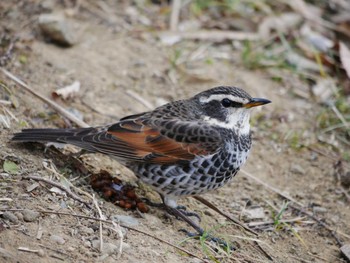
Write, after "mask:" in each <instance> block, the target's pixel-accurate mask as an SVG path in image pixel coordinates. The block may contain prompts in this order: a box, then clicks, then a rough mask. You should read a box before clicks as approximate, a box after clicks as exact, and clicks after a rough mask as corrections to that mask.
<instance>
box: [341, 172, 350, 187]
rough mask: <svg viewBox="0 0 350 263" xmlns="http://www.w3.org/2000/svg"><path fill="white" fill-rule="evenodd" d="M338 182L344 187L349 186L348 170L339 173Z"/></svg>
mask: <svg viewBox="0 0 350 263" xmlns="http://www.w3.org/2000/svg"><path fill="white" fill-rule="evenodd" d="M340 183H341V184H342V186H344V187H346V188H349V187H350V171H348V172H346V173H343V174H341V175H340Z"/></svg>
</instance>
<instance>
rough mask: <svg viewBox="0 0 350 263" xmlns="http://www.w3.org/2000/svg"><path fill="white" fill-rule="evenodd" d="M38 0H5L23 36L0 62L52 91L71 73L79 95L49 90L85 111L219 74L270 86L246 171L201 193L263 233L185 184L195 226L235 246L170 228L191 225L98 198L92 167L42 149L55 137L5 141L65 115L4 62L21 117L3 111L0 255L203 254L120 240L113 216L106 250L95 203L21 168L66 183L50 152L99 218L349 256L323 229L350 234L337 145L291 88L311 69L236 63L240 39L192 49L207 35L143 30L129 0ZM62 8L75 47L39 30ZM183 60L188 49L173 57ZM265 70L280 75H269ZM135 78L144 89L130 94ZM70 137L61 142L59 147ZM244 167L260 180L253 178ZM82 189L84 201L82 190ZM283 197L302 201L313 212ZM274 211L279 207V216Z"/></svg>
mask: <svg viewBox="0 0 350 263" xmlns="http://www.w3.org/2000/svg"><path fill="white" fill-rule="evenodd" d="M15 2H16V1H15ZM34 2H35V1H17V3H16V4H11V3H10V1H8V2H6V3H5V2H3V3H1V4H0V6H1V5H2V8H1V9H2V11H1V12H2V15H3V18H2V19H1V22H0V24H1V26H2V28H3V29H5V28H6V29H7V31H6V32H7V34H9V35H12V36H17V37H18V38H19V39H20V41H19V42H18V43H17V46H16V51H15V53H14V57H13V58H12V60H11V61H10V62H9V64H8V65H7V66H6V69H7V70H9V71H11V72H12V73H13V74H15V75H16V76H18V77H19V78H20V79H22V80H24V81H25V82H26V83H28V84H29V85H30V86H31V87H32V88H33V89H34V90H35V91H37V92H39V93H40V94H42V95H44V96H46V97H49V98H51V93H52V91H54V90H55V89H57V88H59V87H64V86H66V85H70V84H72V83H73V82H74V81H79V82H80V83H81V89H80V91H79V93H78V95H77V96H76V97H74V98H72V99H68V100H61V99H58V100H57V103H59V104H60V105H61V106H62V107H64V108H66V109H69V110H73V109H74V110H75V111H76V112H79V113H80V114H81V115H82V116H83V119H84V121H85V122H87V123H89V124H90V125H100V124H107V123H111V122H113V121H116V120H117V119H118V118H120V117H123V116H125V115H128V114H133V113H139V112H142V111H147V110H149V108H148V107H147V106H146V105H145V104H144V103H142V102H140V100H139V99H138V98H139V97H141V98H143V99H144V100H145V101H147V102H148V103H150V104H151V105H153V106H157V105H161V104H163V103H164V102H166V101H172V100H175V99H180V98H187V97H189V96H191V95H194V94H195V93H197V92H199V91H202V90H205V89H208V88H211V87H214V86H219V85H234V86H238V87H242V88H244V89H245V90H247V91H248V92H249V93H250V94H251V95H253V96H255V97H265V98H268V99H270V100H272V104H269V105H267V106H264V107H261V108H259V109H256V110H255V111H254V114H253V116H252V126H253V127H252V131H253V139H254V144H253V149H252V152H251V154H250V156H249V158H248V162H247V164H246V165H245V166H244V168H243V171H242V172H240V173H239V174H238V175H237V176H236V178H234V180H233V181H232V182H231V183H230V184H228V185H226V186H225V187H223V188H221V189H219V190H217V191H214V192H211V193H208V194H205V195H203V197H204V198H206V199H207V200H209V201H211V202H212V203H214V204H215V205H216V206H217V207H218V208H220V209H221V210H222V211H224V212H226V213H228V214H230V215H232V216H234V217H237V218H240V220H241V221H242V222H244V223H246V224H248V225H249V226H251V228H252V229H255V231H256V232H257V233H258V234H259V236H258V237H256V236H254V235H252V234H250V233H248V232H246V231H244V230H242V229H241V228H239V227H237V226H235V225H234V224H232V223H230V222H229V221H228V220H227V219H225V218H224V217H223V216H221V215H219V214H217V213H216V212H213V211H212V210H210V209H209V208H208V207H206V206H204V205H203V204H201V203H199V202H198V201H196V200H194V199H193V198H184V199H182V200H181V201H180V204H182V205H185V206H187V208H188V209H189V210H193V211H196V212H197V213H199V214H200V215H201V217H202V222H201V226H202V227H203V228H204V229H206V230H208V231H213V233H214V235H216V236H219V237H221V238H222V239H225V240H228V241H230V242H232V243H233V244H234V246H235V247H236V251H230V252H226V251H224V250H222V249H220V248H219V249H216V250H215V245H213V244H211V243H208V242H205V243H204V244H203V243H201V241H199V240H196V239H188V238H187V237H186V236H185V234H184V233H182V232H179V231H178V230H179V229H181V228H187V229H189V227H188V226H187V225H186V224H185V223H184V222H181V221H179V220H176V219H175V218H173V217H171V216H168V215H167V214H166V213H165V212H164V211H163V210H161V209H157V208H153V207H151V209H150V211H149V213H146V214H142V213H140V212H138V211H128V210H125V209H122V208H120V207H117V206H115V205H113V204H111V203H109V202H106V201H104V200H103V199H102V198H100V197H99V196H98V194H97V193H96V192H94V191H93V190H92V189H91V187H90V185H89V178H88V176H83V175H81V174H79V173H77V172H76V171H74V170H72V169H70V168H69V166H68V167H67V166H66V164H65V163H64V162H63V163H62V161H61V160H60V157H59V156H58V155H56V154H55V153H53V154H52V153H51V154H50V150H48V151H45V149H44V148H42V147H38V145H35V144H30V145H24V144H14V143H11V142H10V138H11V135H12V134H13V133H14V132H17V131H19V130H20V129H21V128H23V127H65V126H66V127H67V126H69V125H72V124H70V123H69V122H68V121H67V120H62V118H59V117H58V115H57V114H56V113H55V111H54V110H53V109H52V108H50V107H49V106H47V105H46V104H45V103H43V102H42V101H40V100H38V99H37V98H35V97H34V96H32V95H31V94H29V93H27V92H24V91H23V90H22V89H21V88H20V87H18V86H16V85H15V84H14V82H12V81H10V80H9V79H8V78H6V77H5V76H4V75H1V73H0V81H1V83H3V84H4V85H5V86H6V87H7V88H8V89H9V90H10V91H11V92H12V95H11V100H15V101H17V106H16V107H13V106H7V105H4V106H2V107H3V108H6V109H8V111H10V112H11V113H12V114H13V115H14V116H15V119H16V120H15V119H14V118H12V119H11V123H10V127H9V128H5V127H2V128H1V138H0V163H1V164H3V163H4V162H5V160H9V161H12V162H14V163H16V164H17V165H18V167H19V171H17V172H16V173H14V174H10V173H8V172H5V171H4V170H2V171H1V169H2V168H0V171H1V174H0V182H1V184H0V208H1V211H0V233H1V234H0V261H1V262H115V261H118V262H130V263H131V262H200V260H199V259H195V258H193V257H190V256H188V255H186V254H184V253H183V252H180V251H178V250H176V249H175V248H173V247H171V246H169V245H168V244H166V243H164V242H162V241H160V240H157V239H155V238H153V237H150V236H146V235H144V234H142V233H137V232H135V231H132V230H126V229H123V230H122V232H123V234H124V237H123V240H124V243H125V245H124V247H123V251H122V253H121V254H120V253H118V249H119V247H118V244H120V235H118V233H116V232H115V229H113V226H112V225H109V224H103V227H102V237H103V241H104V243H105V245H106V244H107V246H106V247H107V248H108V247H109V250H108V249H107V248H105V249H104V250H103V251H102V252H101V251H100V248H99V244H98V240H100V232H99V231H100V230H99V229H100V223H99V222H98V221H97V220H94V219H91V218H99V214H98V211H97V209H96V208H95V207H94V206H93V208H91V209H89V208H87V207H86V206H85V205H84V204H82V203H80V202H77V201H76V200H74V199H72V198H71V197H69V196H67V195H66V193H64V192H63V191H60V190H58V189H57V188H53V186H52V185H49V184H46V183H44V182H36V181H34V180H26V179H23V177H24V176H40V177H43V178H46V179H50V180H52V181H55V182H58V183H62V184H65V182H64V181H62V180H61V181H60V180H59V179H58V177H57V176H56V175H55V173H54V172H53V170H52V169H54V168H52V167H53V166H52V165H55V167H56V169H57V170H56V171H57V172H59V173H60V174H63V175H64V176H65V177H66V178H67V179H68V180H69V181H71V182H72V184H73V185H75V186H76V187H77V188H79V189H81V190H83V191H85V192H87V193H89V194H90V195H92V194H95V195H97V196H98V197H97V200H98V203H99V206H100V208H101V210H102V213H103V215H104V216H105V217H106V219H108V220H110V219H112V218H113V217H117V216H120V215H128V216H129V217H131V219H136V220H137V221H136V222H135V223H134V225H131V226H132V227H134V228H136V229H139V230H142V231H144V232H147V233H149V234H150V235H152V236H154V237H158V238H161V239H163V240H166V241H168V242H170V243H172V244H175V245H178V246H180V247H182V248H184V249H186V250H188V251H190V252H192V253H193V254H195V255H197V256H198V257H199V258H201V259H205V260H207V261H208V262H211V261H213V262H272V261H273V262H346V260H345V259H344V258H342V256H341V252H340V249H339V246H338V243H337V240H336V238H335V237H334V236H333V235H332V234H331V231H329V229H331V230H332V231H333V232H334V233H335V235H336V237H338V238H339V239H340V240H341V241H342V242H344V243H349V242H350V224H349V222H350V209H349V203H348V201H347V199H346V197H345V195H344V192H343V191H342V188H340V187H339V183H338V182H337V180H336V177H335V176H334V173H335V170H334V165H335V161H336V160H335V159H336V158H333V156H336V154H335V153H334V152H333V150H332V149H331V148H329V147H328V146H324V145H321V144H319V143H318V141H317V139H316V136H315V122H316V117H317V114H318V113H319V112H320V111H321V110H322V109H321V108H320V106H318V105H317V104H315V103H313V102H312V101H308V100H305V99H302V98H299V97H297V96H295V95H293V94H294V93H293V90H297V89H307V87H306V83H304V82H302V81H300V80H298V79H297V78H296V77H295V76H294V75H292V74H291V73H289V72H288V71H283V70H280V71H278V72H276V71H274V72H271V71H263V70H254V71H253V70H247V69H245V68H244V67H243V66H242V63H241V61H240V59H239V57H240V55H239V52H240V51H239V50H236V51H235V50H232V49H231V45H230V44H222V45H215V44H207V46H206V48H205V49H203V51H201V52H202V55H203V56H202V57H201V58H199V59H194V58H193V57H195V56H192V55H193V54H194V53H195V52H198V48H199V47H200V45H202V44H200V43H198V42H195V41H183V42H180V43H178V44H176V45H173V46H166V45H163V44H162V43H161V42H160V41H159V39H158V38H157V36H156V32H153V31H145V30H142V28H141V25H140V22H139V21H138V20H137V19H136V18H135V17H134V16H132V15H131V13H132V12H127V11H126V10H127V9H128V8H129V7H130V6H129V4H128V3H127V2H126V1H123V2H121V3H119V4H116V3H114V2H113V3H109V2H108V3H107V2H105V4H104V6H105V7H106V6H107V7H108V8H110V10H118V11H116V12H112V11H110V12H109V14H108V16H107V15H106V16H105V17H103V15H101V12H102V11H99V12H94V10H95V9H93V10H92V11H91V9H89V8H87V7H86V6H84V5H82V7H81V8H80V9H79V10H78V11H77V10H73V9H68V10H67V8H66V9H65V10H63V5H61V4H59V3H56V2H54V1H37V2H36V4H35V3H34ZM38 2H43V3H44V2H45V3H46V5H45V6H43V5H41V4H38ZM82 2H84V1H82ZM90 2H91V1H90ZM110 2H112V1H110ZM47 3H49V4H47ZM50 3H51V5H50ZM84 3H88V2H84ZM3 10H7V12H5V11H3ZM96 10H100V9H96ZM101 10H102V9H101ZM57 11H65V12H66V14H68V17H69V21H70V23H71V25H73V31H74V34H75V37H77V43H76V44H74V45H73V46H72V47H66V48H64V47H59V46H57V45H56V44H54V43H51V42H49V41H47V39H45V37H44V36H43V35H42V34H41V33H40V30H39V29H38V25H37V19H38V16H39V15H40V14H42V13H50V12H57ZM103 11H105V12H107V11H108V10H106V9H103ZM124 11H125V15H122V14H124ZM129 11H130V10H129ZM127 14H129V15H127ZM154 19H156V18H154ZM159 23H160V24H161V22H159ZM4 32H5V30H4ZM179 50H181V52H180V53H179V52H178V51H179ZM218 53H220V54H223V53H225V54H228V55H229V57H230V59H228V60H227V59H219V58H215V57H216V55H217V54H218ZM191 58H193V59H191ZM209 58H210V63H209V62H208V60H209ZM181 60H184V62H182V63H180V62H181ZM179 61H180V62H179ZM176 63H178V64H177V66H174V64H176ZM274 74H278V75H279V76H280V77H281V78H282V79H283V82H282V83H281V82H276V81H274V80H273V75H274ZM130 92H133V93H135V94H138V96H139V97H137V98H135V97H134V96H132V95H130ZM8 94H9V93H8V91H7V90H6V89H4V88H2V89H0V96H1V98H0V99H2V100H5V99H9V95H8ZM73 126H74V125H73ZM295 144H297V146H296V145H295ZM300 145H308V146H309V147H300ZM73 150H74V149H73ZM73 150H72V148H71V147H68V148H66V149H65V154H69V153H70V152H71V151H73ZM323 153H325V154H323ZM331 157H332V158H331ZM80 159H81V160H83V162H84V163H85V164H86V166H87V167H89V169H91V170H93V171H97V172H98V171H99V170H100V169H104V170H107V171H109V172H110V173H111V174H113V175H116V176H118V177H119V178H121V179H123V180H125V181H130V182H132V183H133V184H134V185H135V186H137V188H138V190H137V191H138V194H139V195H140V196H145V197H149V198H151V199H152V200H154V201H159V198H158V196H157V194H156V193H154V192H152V190H151V189H149V188H148V187H145V186H144V185H140V184H135V181H136V178H135V176H133V175H132V173H131V172H130V171H128V170H127V169H126V168H123V167H122V166H120V165H119V164H118V163H117V162H116V161H113V160H110V159H109V158H108V157H105V156H101V155H83V156H82V157H80ZM1 167H3V165H1ZM50 169H51V170H50ZM247 173H248V174H250V175H253V176H254V177H256V178H258V179H260V180H261V181H262V182H264V183H265V185H262V184H261V183H259V182H257V181H255V180H253V179H251V178H250V177H249V176H248V175H247ZM266 185H268V186H270V187H274V188H275V189H278V190H279V191H280V192H281V193H283V194H286V195H288V196H289V197H290V198H291V199H292V200H295V201H296V202H297V203H293V202H289V204H288V205H287V208H286V209H285V210H283V209H282V208H283V206H284V205H286V201H288V200H285V199H284V198H282V197H281V196H280V195H278V194H276V192H274V191H271V190H270V189H268V188H267V187H266ZM71 190H72V191H74V192H76V193H77V191H76V190H75V189H72V188H71ZM78 195H79V196H80V197H81V198H83V199H84V200H88V202H90V204H92V202H91V200H90V199H89V198H88V197H86V196H85V195H83V194H79V193H78ZM289 201H290V200H289ZM292 206H295V207H300V208H301V209H302V210H304V211H307V212H308V213H309V214H310V215H313V216H314V218H311V217H310V216H306V215H305V214H303V213H301V212H300V211H298V210H295V209H293V208H292ZM24 209H28V210H29V211H28V210H26V211H24ZM36 211H51V212H52V213H43V212H40V214H39V215H36V216H35V212H36ZM280 211H282V213H281V218H280V220H277V222H276V217H277V215H278V213H279V212H280ZM5 212H10V216H15V218H16V219H17V220H16V219H13V220H12V221H11V220H9V219H8V214H7V215H6V216H4V214H5ZM54 212H64V213H68V214H71V215H72V216H67V215H60V214H55V213H54ZM28 214H29V217H30V215H33V214H34V218H25V219H23V216H25V217H27V216H28ZM74 215H85V216H87V217H91V218H90V219H89V218H79V217H76V216H74ZM315 218H317V219H319V222H316V221H315ZM129 219H130V218H129ZM283 220H286V221H283ZM274 221H275V224H273V222H274ZM320 222H323V223H324V224H326V226H328V228H329V229H327V227H325V226H322V225H321V224H320ZM121 223H124V222H121ZM253 223H256V224H255V226H254V224H253ZM19 248H27V249H29V250H31V251H23V250H21V249H19ZM118 257H119V258H118Z"/></svg>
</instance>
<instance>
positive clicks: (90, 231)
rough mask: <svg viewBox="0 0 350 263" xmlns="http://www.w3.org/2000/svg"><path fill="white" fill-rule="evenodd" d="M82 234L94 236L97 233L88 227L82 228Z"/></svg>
mask: <svg viewBox="0 0 350 263" xmlns="http://www.w3.org/2000/svg"><path fill="white" fill-rule="evenodd" d="M80 232H81V233H82V234H85V235H92V234H94V233H95V231H94V230H93V229H92V228H90V227H87V226H81V227H80Z"/></svg>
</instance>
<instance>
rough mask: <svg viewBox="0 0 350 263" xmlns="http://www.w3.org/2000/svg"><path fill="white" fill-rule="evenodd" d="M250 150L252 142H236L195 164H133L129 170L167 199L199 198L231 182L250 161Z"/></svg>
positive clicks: (190, 162) (191, 162)
mask: <svg viewBox="0 0 350 263" xmlns="http://www.w3.org/2000/svg"><path fill="white" fill-rule="evenodd" d="M232 139H233V138H232ZM250 147H251V144H250V138H248V139H244V140H242V138H241V139H239V140H238V138H234V140H232V141H230V142H228V143H226V144H225V147H224V148H223V149H221V150H220V151H219V152H217V153H215V154H212V155H208V156H197V157H196V158H195V159H193V160H192V161H184V162H180V163H176V164H172V165H160V164H150V163H139V164H135V163H133V164H132V165H131V166H129V168H130V169H131V170H133V171H134V173H135V174H136V175H137V176H138V177H139V178H140V179H141V180H142V181H144V182H145V183H147V184H150V185H152V186H153V187H154V188H155V190H156V191H157V192H159V193H161V194H163V195H171V196H186V195H196V194H200V193H204V192H207V191H210V190H213V189H216V188H219V187H221V186H223V185H225V184H226V183H227V182H229V181H230V179H232V178H233V177H234V176H235V175H236V173H237V172H238V171H239V168H240V167H241V166H242V165H243V164H244V162H245V161H246V159H247V157H248V154H249V150H250Z"/></svg>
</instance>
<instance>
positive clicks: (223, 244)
mask: <svg viewBox="0 0 350 263" xmlns="http://www.w3.org/2000/svg"><path fill="white" fill-rule="evenodd" d="M179 231H180V232H184V233H185V234H186V235H187V236H188V237H191V238H198V239H199V238H200V237H201V236H202V237H204V239H205V240H208V241H212V242H214V243H216V244H218V245H219V246H220V247H222V248H224V249H228V248H229V249H230V250H236V248H235V247H234V246H232V245H230V244H228V243H227V242H226V241H224V240H222V239H220V238H217V237H213V236H211V235H210V234H208V233H205V232H204V231H203V232H202V233H193V232H190V231H188V230H187V229H184V228H182V229H179Z"/></svg>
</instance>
